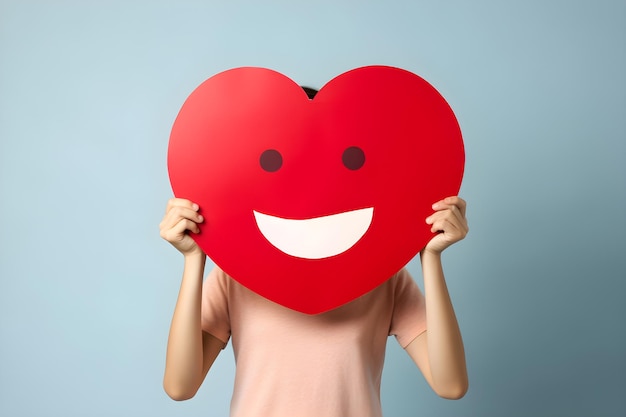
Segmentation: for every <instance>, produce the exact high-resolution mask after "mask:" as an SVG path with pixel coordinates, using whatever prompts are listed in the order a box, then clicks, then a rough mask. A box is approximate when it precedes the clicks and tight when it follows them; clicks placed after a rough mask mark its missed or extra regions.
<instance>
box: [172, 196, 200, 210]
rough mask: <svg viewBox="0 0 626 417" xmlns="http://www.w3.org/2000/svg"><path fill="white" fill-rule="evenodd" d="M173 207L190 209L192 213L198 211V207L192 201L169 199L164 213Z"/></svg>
mask: <svg viewBox="0 0 626 417" xmlns="http://www.w3.org/2000/svg"><path fill="white" fill-rule="evenodd" d="M174 207H185V208H188V209H191V210H193V211H198V210H199V209H200V207H199V206H198V205H197V204H196V203H194V202H193V201H190V200H187V199H184V198H176V197H174V198H170V199H169V200H168V201H167V206H166V208H165V212H166V213H167V212H168V211H170V210H171V209H172V208H174Z"/></svg>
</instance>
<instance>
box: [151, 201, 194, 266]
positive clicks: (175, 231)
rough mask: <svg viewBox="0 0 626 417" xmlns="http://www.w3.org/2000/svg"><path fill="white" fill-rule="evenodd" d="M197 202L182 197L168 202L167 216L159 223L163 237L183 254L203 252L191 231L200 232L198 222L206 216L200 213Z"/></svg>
mask: <svg viewBox="0 0 626 417" xmlns="http://www.w3.org/2000/svg"><path fill="white" fill-rule="evenodd" d="M198 210H199V207H198V205H197V204H195V203H193V202H191V201H189V200H185V199H182V198H172V199H170V200H169V201H168V202H167V208H166V210H165V216H164V217H163V220H162V221H161V223H160V224H159V229H160V232H161V237H162V238H163V239H165V240H167V241H168V242H169V243H171V244H172V246H174V247H175V248H176V249H178V251H179V252H181V253H182V254H183V255H185V256H188V255H194V254H198V255H199V254H203V252H202V249H200V247H199V246H198V245H197V244H196V242H195V241H194V240H193V238H192V237H191V236H190V235H189V233H190V232H191V233H196V234H197V233H200V228H199V227H198V223H202V222H203V221H204V218H203V217H202V216H201V215H200V214H199V213H198Z"/></svg>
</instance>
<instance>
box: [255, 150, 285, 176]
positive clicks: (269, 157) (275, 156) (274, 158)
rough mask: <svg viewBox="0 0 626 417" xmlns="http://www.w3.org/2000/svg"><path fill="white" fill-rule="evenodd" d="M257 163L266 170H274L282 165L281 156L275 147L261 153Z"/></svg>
mask: <svg viewBox="0 0 626 417" xmlns="http://www.w3.org/2000/svg"><path fill="white" fill-rule="evenodd" d="M259 163H260V164H261V168H263V169H264V170H266V171H267V172H275V171H278V170H279V169H280V167H281V166H282V165H283V157H282V156H281V154H280V152H278V151H277V150H276V149H268V150H266V151H264V152H263V153H262V154H261V158H260V159H259Z"/></svg>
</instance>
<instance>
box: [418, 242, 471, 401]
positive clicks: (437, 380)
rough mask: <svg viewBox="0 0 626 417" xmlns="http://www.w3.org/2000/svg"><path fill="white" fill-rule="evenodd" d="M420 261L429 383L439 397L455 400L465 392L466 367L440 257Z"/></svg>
mask: <svg viewBox="0 0 626 417" xmlns="http://www.w3.org/2000/svg"><path fill="white" fill-rule="evenodd" d="M421 259H422V271H423V276H424V291H425V294H426V321H427V328H428V331H427V346H428V362H429V365H430V372H431V376H432V381H433V384H434V387H436V389H437V391H438V392H439V393H440V395H443V396H445V397H451V398H459V397H462V396H463V395H464V394H465V391H467V386H468V378H467V367H466V364H465V351H464V348H463V339H462V338H461V332H460V329H459V325H458V322H457V319H456V315H455V314H454V308H453V306H452V301H451V300H450V295H449V293H448V288H447V285H446V281H445V278H444V274H443V267H442V264H441V253H433V252H427V251H425V252H423V253H422V257H421ZM441 393H443V394H441Z"/></svg>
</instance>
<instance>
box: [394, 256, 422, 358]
mask: <svg viewBox="0 0 626 417" xmlns="http://www.w3.org/2000/svg"><path fill="white" fill-rule="evenodd" d="M392 279H394V280H395V282H394V284H395V285H394V307H393V316H392V318H391V327H390V331H389V334H390V335H394V336H395V337H396V339H397V340H398V343H399V344H400V346H402V348H406V347H407V346H408V344H409V343H411V342H412V341H413V339H415V338H416V337H417V336H419V335H420V334H422V333H423V332H424V331H425V330H426V302H425V299H424V295H423V294H422V292H421V291H420V289H419V287H418V286H417V284H416V283H415V281H414V280H413V277H412V276H411V274H409V272H408V271H407V270H406V269H405V268H403V269H402V270H400V272H398V273H397V274H396V276H394V277H393V278H392Z"/></svg>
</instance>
